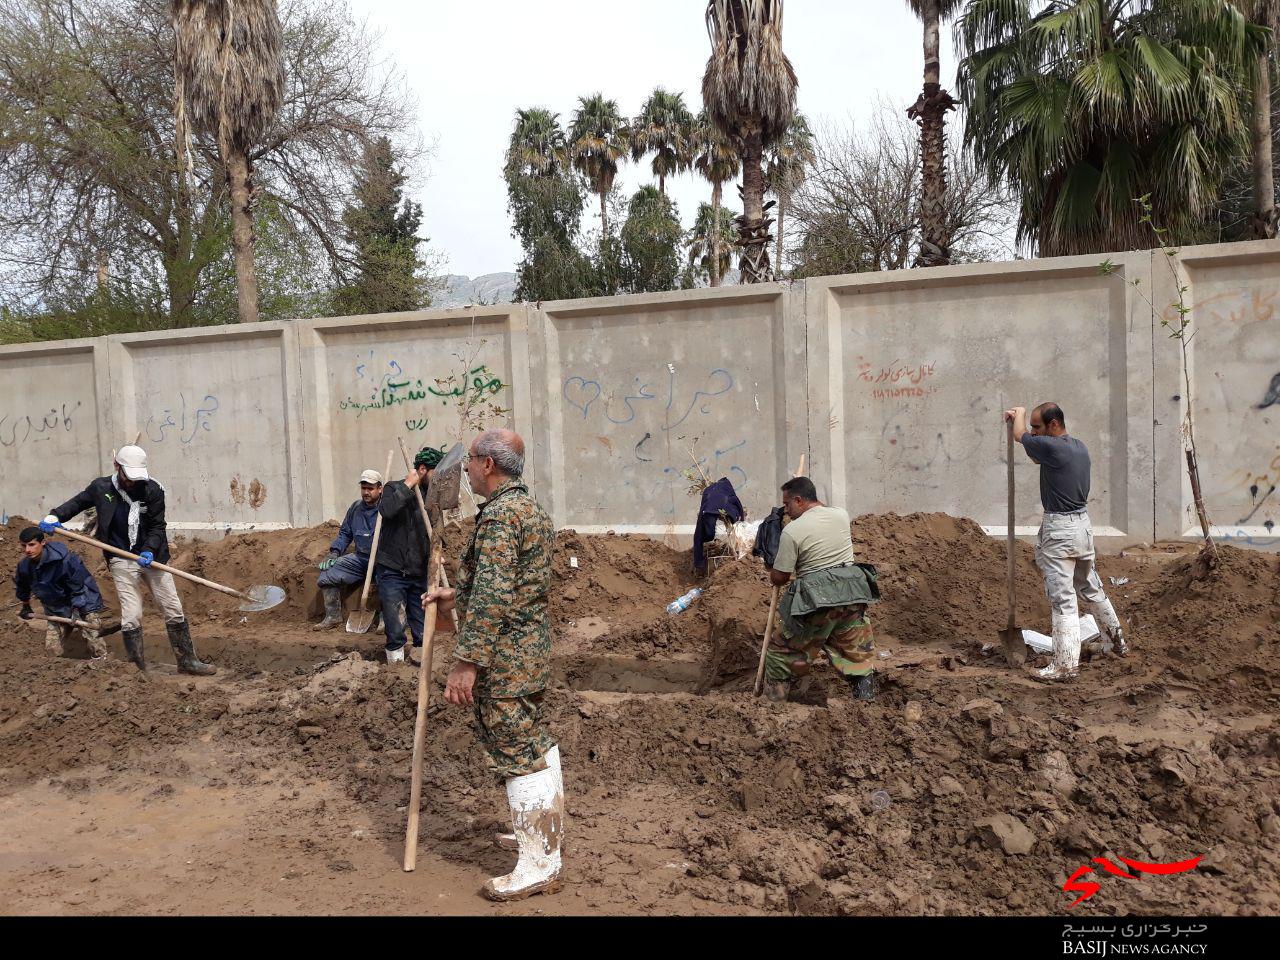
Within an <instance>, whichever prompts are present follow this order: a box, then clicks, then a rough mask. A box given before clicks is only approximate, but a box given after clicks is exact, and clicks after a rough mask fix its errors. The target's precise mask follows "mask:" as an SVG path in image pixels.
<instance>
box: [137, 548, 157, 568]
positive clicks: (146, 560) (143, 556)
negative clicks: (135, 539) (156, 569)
mask: <svg viewBox="0 0 1280 960" xmlns="http://www.w3.org/2000/svg"><path fill="white" fill-rule="evenodd" d="M155 558H156V555H155V554H154V553H152V552H151V551H150V550H143V551H142V552H141V553H140V554H138V566H140V567H149V566H151V561H152V560H154V559H155Z"/></svg>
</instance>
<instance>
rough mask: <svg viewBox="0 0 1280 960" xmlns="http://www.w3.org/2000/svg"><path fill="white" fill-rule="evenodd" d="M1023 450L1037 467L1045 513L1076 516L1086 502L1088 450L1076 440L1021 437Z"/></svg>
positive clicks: (1032, 436)
mask: <svg viewBox="0 0 1280 960" xmlns="http://www.w3.org/2000/svg"><path fill="white" fill-rule="evenodd" d="M1022 448H1023V449H1024V450H1026V451H1027V456H1028V457H1030V458H1031V459H1032V460H1034V461H1036V462H1037V463H1038V464H1040V503H1041V504H1042V505H1043V506H1044V512H1045V513H1079V512H1080V511H1081V510H1083V509H1085V504H1086V503H1088V501H1089V449H1088V448H1087V447H1086V446H1085V445H1084V444H1083V443H1081V442H1080V441H1079V440H1077V439H1076V438H1075V437H1070V436H1065V435H1064V436H1061V437H1037V436H1035V435H1034V434H1031V433H1024V434H1023V435H1022Z"/></svg>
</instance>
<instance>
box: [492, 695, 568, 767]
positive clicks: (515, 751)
mask: <svg viewBox="0 0 1280 960" xmlns="http://www.w3.org/2000/svg"><path fill="white" fill-rule="evenodd" d="M542 698H543V691H541V690H540V691H538V692H537V693H531V694H529V695H527V696H523V697H476V698H475V721H476V737H477V738H478V739H479V741H480V746H482V747H483V748H484V750H485V753H486V754H488V761H489V769H490V770H492V771H493V774H494V776H495V777H497V778H498V780H500V781H504V780H509V779H511V778H512V777H523V776H524V775H525V774H527V773H537V772H538V771H539V770H545V769H546V767H547V762H546V760H544V759H543V758H544V757H545V756H546V753H547V751H548V750H550V749H551V748H552V747H554V746H555V745H556V742H555V740H553V739H552V738H551V734H550V732H549V731H548V730H547V725H546V723H545V722H544V720H543V716H542Z"/></svg>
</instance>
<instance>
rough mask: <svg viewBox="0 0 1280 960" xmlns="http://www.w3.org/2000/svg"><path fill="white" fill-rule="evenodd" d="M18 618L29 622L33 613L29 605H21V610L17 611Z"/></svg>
mask: <svg viewBox="0 0 1280 960" xmlns="http://www.w3.org/2000/svg"><path fill="white" fill-rule="evenodd" d="M18 616H20V617H21V618H22V619H23V620H30V619H31V617H32V616H33V613H32V610H31V604H29V603H24V604H23V605H22V609H21V610H19V611H18Z"/></svg>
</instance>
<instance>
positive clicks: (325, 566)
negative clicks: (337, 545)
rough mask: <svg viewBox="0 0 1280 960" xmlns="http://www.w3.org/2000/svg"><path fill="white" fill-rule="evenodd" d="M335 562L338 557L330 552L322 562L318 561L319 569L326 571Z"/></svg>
mask: <svg viewBox="0 0 1280 960" xmlns="http://www.w3.org/2000/svg"><path fill="white" fill-rule="evenodd" d="M337 562H338V555H337V554H336V553H333V552H332V551H330V553H329V556H327V557H325V558H324V559H323V560H321V561H320V569H321V570H328V569H329V568H330V567H332V566H333V565H334V564H335V563H337Z"/></svg>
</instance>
